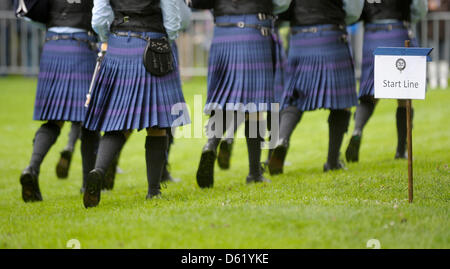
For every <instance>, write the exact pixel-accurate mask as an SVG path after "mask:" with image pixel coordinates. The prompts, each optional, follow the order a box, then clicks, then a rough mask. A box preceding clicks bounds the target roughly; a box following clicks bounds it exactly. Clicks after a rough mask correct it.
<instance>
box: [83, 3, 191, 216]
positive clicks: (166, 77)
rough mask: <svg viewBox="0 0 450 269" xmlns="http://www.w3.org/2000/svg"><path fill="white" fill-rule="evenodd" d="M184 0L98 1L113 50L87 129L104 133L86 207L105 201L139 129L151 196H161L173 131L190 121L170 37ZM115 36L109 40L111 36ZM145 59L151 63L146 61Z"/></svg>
mask: <svg viewBox="0 0 450 269" xmlns="http://www.w3.org/2000/svg"><path fill="white" fill-rule="evenodd" d="M179 4H180V3H179V1H178V0H161V1H160V0H130V1H120V0H95V1H94V9H93V19H92V22H93V28H94V30H95V31H96V32H97V33H98V34H99V36H100V38H101V40H102V41H106V40H107V41H108V50H107V53H106V56H105V58H104V60H103V62H102V65H101V68H100V71H99V74H98V76H97V78H96V82H95V83H96V84H95V87H94V89H93V91H92V95H91V100H90V103H89V106H88V110H87V113H86V118H85V122H84V127H85V128H86V129H89V130H91V131H104V132H105V134H104V135H103V137H102V138H101V141H100V146H99V149H98V153H97V159H96V162H95V169H93V170H92V171H91V172H90V173H89V176H88V179H87V184H86V191H85V193H84V197H83V203H84V206H85V207H87V208H88V207H94V206H97V205H98V203H99V202H100V193H101V182H102V179H103V177H104V175H105V171H106V169H107V168H108V166H109V165H110V163H111V162H112V160H113V158H114V156H116V155H117V153H118V152H119V150H120V149H121V148H122V145H123V143H125V140H126V136H127V135H128V134H129V133H130V132H131V131H132V130H134V129H138V130H142V129H146V130H147V137H146V141H145V152H146V153H145V160H146V165H147V180H148V192H147V199H151V198H153V197H155V196H159V195H160V194H161V191H160V180H161V176H162V172H163V166H164V164H165V162H166V154H167V148H168V129H169V128H172V127H177V126H181V125H183V124H187V123H189V121H190V120H189V115H187V112H185V111H186V110H187V109H182V112H181V116H179V115H173V114H172V113H171V111H172V108H173V107H174V105H181V107H184V108H185V101H184V97H183V93H182V91H181V81H180V74H179V72H178V70H177V65H178V63H177V61H176V57H174V52H173V50H172V48H171V45H170V42H169V39H170V40H174V39H175V38H176V37H177V33H178V30H179V29H180V27H181V22H182V18H181V15H180V12H179V8H180V7H179ZM108 36H109V38H108ZM143 58H145V61H144V59H143Z"/></svg>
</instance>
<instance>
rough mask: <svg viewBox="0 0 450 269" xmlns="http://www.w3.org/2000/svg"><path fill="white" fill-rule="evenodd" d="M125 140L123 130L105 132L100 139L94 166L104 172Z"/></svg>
mask: <svg viewBox="0 0 450 269" xmlns="http://www.w3.org/2000/svg"><path fill="white" fill-rule="evenodd" d="M125 141H126V138H125V135H124V133H123V132H120V131H114V132H107V133H105V134H104V135H103V137H102V138H101V139H100V145H99V148H98V153H97V160H96V162H95V168H98V169H100V170H101V171H102V172H103V173H105V172H106V170H107V169H108V167H109V166H110V165H111V163H112V162H113V160H114V158H115V157H116V156H117V154H119V152H120V151H121V150H122V147H123V145H124V144H125Z"/></svg>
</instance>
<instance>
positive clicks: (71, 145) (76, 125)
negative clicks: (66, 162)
mask: <svg viewBox="0 0 450 269" xmlns="http://www.w3.org/2000/svg"><path fill="white" fill-rule="evenodd" d="M80 136H81V122H72V126H71V127H70V132H69V140H68V141H67V145H66V147H65V148H64V149H65V150H68V151H70V152H73V150H74V149H75V144H76V143H77V140H78V138H80Z"/></svg>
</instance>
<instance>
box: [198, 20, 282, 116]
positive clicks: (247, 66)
mask: <svg viewBox="0 0 450 269" xmlns="http://www.w3.org/2000/svg"><path fill="white" fill-rule="evenodd" d="M240 21H242V22H245V23H246V24H260V25H264V26H265V27H271V26H272V25H271V22H270V21H269V20H266V21H259V20H258V18H257V16H255V15H241V16H221V17H217V18H216V22H217V23H230V22H232V23H237V22H240ZM274 38H275V36H273V35H268V36H263V35H262V34H261V31H260V30H258V29H254V28H238V27H218V26H216V27H215V29H214V38H213V41H212V45H211V50H210V56H209V65H208V96H207V102H206V105H205V109H204V110H205V113H208V114H209V113H210V112H211V111H213V110H216V109H225V110H234V111H241V112H257V111H268V110H270V105H271V103H273V102H274V101H275V96H274V83H275V79H274V77H275V73H276V72H275V70H276V68H277V65H276V61H277V57H276V51H277V49H282V48H281V47H279V43H278V42H276V40H275V39H274Z"/></svg>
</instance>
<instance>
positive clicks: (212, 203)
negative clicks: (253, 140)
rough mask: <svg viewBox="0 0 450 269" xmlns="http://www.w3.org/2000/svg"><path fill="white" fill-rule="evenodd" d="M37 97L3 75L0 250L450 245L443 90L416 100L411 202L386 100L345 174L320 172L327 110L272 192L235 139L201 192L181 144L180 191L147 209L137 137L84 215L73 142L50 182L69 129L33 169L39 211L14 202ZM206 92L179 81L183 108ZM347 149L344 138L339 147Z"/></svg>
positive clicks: (175, 162) (195, 149) (172, 189)
mask: <svg viewBox="0 0 450 269" xmlns="http://www.w3.org/2000/svg"><path fill="white" fill-rule="evenodd" d="M35 88H36V80H35V79H33V78H23V77H9V78H0V178H1V180H0V248H66V243H67V241H68V240H70V239H77V240H79V241H80V243H81V248H366V243H367V241H368V240H369V239H378V240H379V241H380V243H381V248H450V216H449V213H450V210H449V209H450V169H449V167H448V165H449V164H450V117H449V115H450V103H449V102H450V90H445V91H444V90H437V91H430V92H429V93H428V95H427V100H426V101H415V102H414V106H415V120H414V133H413V136H414V154H415V155H414V176H415V178H414V179H415V201H414V203H413V204H408V201H407V164H406V161H395V160H394V158H393V157H394V154H395V145H396V129H395V106H396V104H395V102H394V101H387V100H385V101H382V102H381V103H380V105H379V106H378V107H377V109H376V111H375V114H374V116H373V118H372V119H371V121H370V122H369V124H368V126H367V128H366V130H365V135H364V138H363V144H362V148H361V156H360V160H361V161H360V163H358V164H349V165H348V168H349V169H348V170H347V171H343V172H332V173H326V174H324V173H323V172H322V167H323V163H324V161H325V159H326V151H327V139H328V127H327V117H328V112H326V111H318V112H311V113H307V114H306V115H305V116H304V118H303V121H302V122H301V124H300V125H299V126H298V127H297V129H296V131H295V134H294V136H293V139H292V141H291V149H290V154H289V155H288V159H287V161H288V162H289V163H290V165H289V166H286V168H285V174H284V175H281V176H277V177H270V179H271V180H272V183H271V184H262V185H251V186H247V185H246V184H245V177H246V175H247V171H248V168H247V165H248V161H247V153H246V146H245V140H243V139H240V140H238V141H237V144H236V145H235V148H234V152H233V157H232V166H231V169H230V170H228V171H220V170H219V168H218V167H216V177H215V178H216V181H215V187H214V189H211V190H201V189H199V188H198V187H197V185H196V182H195V172H196V168H197V164H198V161H199V159H200V153H201V149H202V146H203V143H204V142H205V139H178V140H176V143H175V145H174V147H173V149H172V151H171V156H170V163H171V171H172V174H173V175H174V176H176V177H180V178H182V182H180V183H177V184H173V183H172V184H168V186H167V188H166V189H163V198H162V199H159V200H154V201H145V195H146V191H147V182H146V176H145V161H144V132H141V133H137V134H136V133H135V134H134V135H133V136H131V138H130V140H129V142H128V143H127V144H126V146H125V149H124V151H123V153H122V159H121V161H120V167H121V168H122V169H123V170H124V171H125V173H124V174H120V175H118V176H117V179H116V185H115V189H114V190H113V191H111V192H105V193H103V194H102V201H101V204H100V206H99V207H98V208H94V209H89V210H86V209H84V207H83V205H82V196H81V195H80V193H79V188H80V185H81V157H80V152H79V143H78V144H77V150H76V154H75V156H74V159H73V162H72V167H71V172H70V175H69V179H67V180H58V179H57V178H56V175H55V165H56V162H57V159H58V157H59V151H60V150H62V148H63V147H64V145H65V143H66V141H67V133H68V131H69V128H68V126H65V128H64V129H63V131H62V133H61V136H60V138H59V140H58V142H57V144H56V145H55V146H54V147H53V148H52V150H51V151H50V153H49V154H48V156H47V158H46V159H45V161H44V163H43V165H42V168H41V175H40V186H41V191H42V194H43V197H44V202H41V203H33V204H25V203H24V202H23V201H22V200H21V196H20V190H21V188H20V184H19V175H20V172H21V170H22V169H23V168H24V167H25V166H27V163H28V161H29V158H30V154H31V149H32V139H33V136H34V132H35V131H36V129H37V128H38V127H39V125H40V123H39V122H33V121H32V120H31V118H32V112H33V102H34V94H35ZM205 88H206V82H205V80H203V79H196V80H193V81H190V82H187V83H185V84H184V93H185V96H186V99H187V101H188V103H189V104H191V107H192V104H193V96H194V94H202V93H204V92H205ZM352 126H353V122H352ZM352 126H351V128H352ZM348 140H349V135H348V134H347V135H346V137H345V140H344V147H346V146H347V143H348ZM343 150H344V149H343ZM263 154H264V158H265V156H266V152H265V151H264V152H263Z"/></svg>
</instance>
